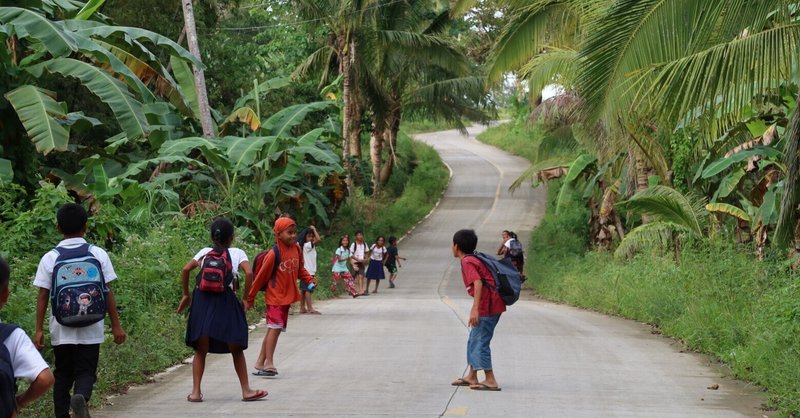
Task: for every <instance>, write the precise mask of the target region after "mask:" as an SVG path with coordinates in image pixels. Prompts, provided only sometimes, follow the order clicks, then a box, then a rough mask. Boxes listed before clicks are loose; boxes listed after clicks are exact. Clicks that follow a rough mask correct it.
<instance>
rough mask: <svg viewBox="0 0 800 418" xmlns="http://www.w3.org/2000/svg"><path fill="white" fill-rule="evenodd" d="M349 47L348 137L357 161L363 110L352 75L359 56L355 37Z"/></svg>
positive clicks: (351, 150)
mask: <svg viewBox="0 0 800 418" xmlns="http://www.w3.org/2000/svg"><path fill="white" fill-rule="evenodd" d="M348 47H349V54H348V58H349V60H350V63H349V71H348V72H347V75H346V76H345V77H346V78H350V88H351V89H352V91H351V95H350V104H349V105H350V116H351V118H352V119H351V120H350V132H349V137H348V143H349V144H350V155H351V156H352V157H353V158H355V159H357V160H359V161H360V160H361V157H362V155H361V117H362V116H363V108H362V106H361V102H360V97H359V95H358V94H357V93H358V92H357V91H356V88H357V83H356V82H355V75H354V74H352V69H353V65H355V62H356V59H357V56H356V41H355V39H354V36H352V34H351V37H350V43H349V45H348Z"/></svg>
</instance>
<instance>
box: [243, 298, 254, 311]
mask: <svg viewBox="0 0 800 418" xmlns="http://www.w3.org/2000/svg"><path fill="white" fill-rule="evenodd" d="M242 306H244V310H245V311H249V310H250V308H252V307H253V302H249V301H247V299H243V300H242Z"/></svg>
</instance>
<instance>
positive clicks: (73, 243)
mask: <svg viewBox="0 0 800 418" xmlns="http://www.w3.org/2000/svg"><path fill="white" fill-rule="evenodd" d="M83 244H86V240H85V239H83V238H68V239H65V240H62V241H61V242H59V243H58V245H57V246H58V247H66V248H75V247H79V246H81V245H83ZM89 252H90V253H92V255H93V256H94V258H96V259H97V261H99V262H100V267H101V268H102V270H103V278H104V279H105V281H106V283H110V282H112V281H113V280H114V279H116V278H117V273H116V272H114V266H112V265H111V259H109V258H108V253H107V252H106V250H104V249H102V248H100V247H97V246H94V245H92V246H91V247H90V248H89ZM57 258H58V253H57V252H55V250H50V251H48V252H47V254H45V255H44V256H42V259H41V260H40V261H39V268H38V269H37V270H36V277H34V279H33V285H34V286H36V287H39V288H42V289H47V290H51V287H52V282H53V267H55V265H56V259H57ZM48 304H49V300H48ZM49 328H50V342H51V344H53V345H62V344H100V343H102V342H103V332H104V328H103V321H98V322H95V323H94V324H91V325H87V326H85V327H80V328H75V327H66V326H64V325H61V324H59V323H58V322H57V321H56V318H55V317H54V316H53V313H52V312H51V313H50V324H49Z"/></svg>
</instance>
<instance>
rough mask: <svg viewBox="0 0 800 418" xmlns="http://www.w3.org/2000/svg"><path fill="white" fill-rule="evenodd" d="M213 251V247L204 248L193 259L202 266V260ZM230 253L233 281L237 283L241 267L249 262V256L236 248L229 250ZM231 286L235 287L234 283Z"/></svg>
mask: <svg viewBox="0 0 800 418" xmlns="http://www.w3.org/2000/svg"><path fill="white" fill-rule="evenodd" d="M212 249H213V248H211V247H206V248H203V249H202V250H200V251H198V252H197V254H195V255H194V257H193V258H194V259H195V261H197V262H198V263H200V264H201V265H202V264H203V262H202V261H201V259H202V258H203V257H205V255H206V254H208V253H209V252H211V250H212ZM228 252H229V253H230V254H231V264H233V266H234V267H233V279H234V281H235V280H238V279H239V267H240V266H241V265H242V263H243V262H245V261H249V260H248V259H247V254H245V253H244V251H242V250H240V249H239V248H236V247H231V248H228ZM231 286H233V282H231Z"/></svg>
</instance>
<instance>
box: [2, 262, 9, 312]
mask: <svg viewBox="0 0 800 418" xmlns="http://www.w3.org/2000/svg"><path fill="white" fill-rule="evenodd" d="M10 277H11V267H9V266H8V263H7V262H6V260H5V259H4V258H3V257H0V308H2V307H3V306H4V305H5V304H6V302H8V293H9V290H8V281H9V278H10Z"/></svg>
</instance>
